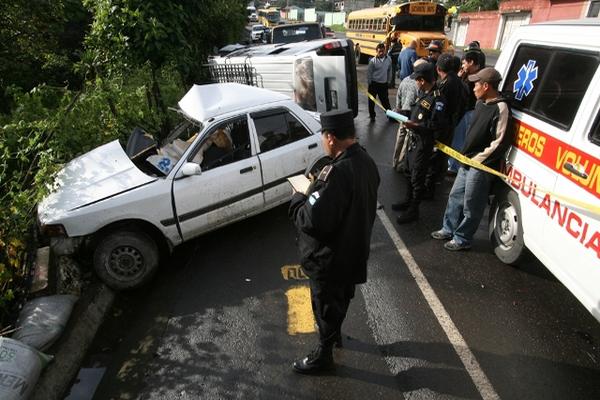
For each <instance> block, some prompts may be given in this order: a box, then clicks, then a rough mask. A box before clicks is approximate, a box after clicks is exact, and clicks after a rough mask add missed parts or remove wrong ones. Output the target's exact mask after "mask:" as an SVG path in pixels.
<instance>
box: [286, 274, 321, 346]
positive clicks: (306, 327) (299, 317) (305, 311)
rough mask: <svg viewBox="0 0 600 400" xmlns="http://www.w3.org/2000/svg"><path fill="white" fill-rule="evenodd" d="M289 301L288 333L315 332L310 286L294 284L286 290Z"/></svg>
mask: <svg viewBox="0 0 600 400" xmlns="http://www.w3.org/2000/svg"><path fill="white" fill-rule="evenodd" d="M285 296H286V297H287V301H288V334H290V335H297V334H299V333H313V332H316V329H315V317H314V316H313V312H312V306H311V305H310V288H309V287H308V286H304V285H302V286H293V287H291V288H289V289H288V290H287V291H286V292H285Z"/></svg>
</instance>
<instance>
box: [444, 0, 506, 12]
mask: <svg viewBox="0 0 600 400" xmlns="http://www.w3.org/2000/svg"><path fill="white" fill-rule="evenodd" d="M499 5H500V0H448V1H447V2H446V7H448V8H450V7H452V6H456V7H458V9H459V10H460V11H461V12H470V11H488V10H497V9H498V6H499Z"/></svg>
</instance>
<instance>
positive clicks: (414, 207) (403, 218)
mask: <svg viewBox="0 0 600 400" xmlns="http://www.w3.org/2000/svg"><path fill="white" fill-rule="evenodd" d="M417 219H419V205H418V204H414V203H413V204H411V205H410V206H409V207H408V208H407V209H406V211H403V212H401V213H400V215H398V217H397V218H396V222H397V223H399V224H406V223H408V222H413V221H416V220H417Z"/></svg>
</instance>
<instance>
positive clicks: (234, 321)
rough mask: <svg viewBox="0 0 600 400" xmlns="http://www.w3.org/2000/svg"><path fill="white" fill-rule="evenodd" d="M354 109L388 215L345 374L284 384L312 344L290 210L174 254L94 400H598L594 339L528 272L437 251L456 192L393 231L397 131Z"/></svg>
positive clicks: (442, 194)
mask: <svg viewBox="0 0 600 400" xmlns="http://www.w3.org/2000/svg"><path fill="white" fill-rule="evenodd" d="M364 76H365V66H360V67H359V79H362V80H363V81H364ZM393 95H394V93H393V92H392V91H390V97H391V98H393ZM360 107H361V111H360V114H359V116H358V117H357V118H356V120H355V124H356V127H357V129H358V136H359V140H360V142H361V143H362V144H363V145H364V146H365V147H366V148H367V150H368V151H369V153H370V154H371V155H372V156H373V157H374V159H375V160H376V161H377V164H378V167H379V170H380V174H381V177H382V184H381V187H380V191H379V201H380V203H381V204H382V205H383V208H382V209H380V210H379V212H378V217H377V219H376V222H375V227H374V232H373V238H372V243H371V248H372V254H371V258H370V260H369V282H368V283H367V284H365V285H361V286H360V289H359V290H357V293H356V298H355V299H354V301H353V302H352V304H351V307H350V310H349V313H348V318H347V320H346V322H345V324H344V326H343V335H344V338H345V347H344V348H343V349H339V350H337V349H336V350H335V360H336V363H337V365H338V366H337V369H336V372H335V373H334V374H331V375H329V376H324V377H306V376H298V375H296V374H294V373H293V372H292V371H291V368H290V367H291V362H292V360H293V359H294V358H296V357H299V356H303V355H305V354H306V353H307V352H308V351H310V350H311V349H312V347H313V345H314V344H315V343H316V334H314V333H305V334H295V335H290V334H289V333H288V329H289V326H288V319H289V318H292V317H291V316H290V315H288V297H287V296H286V294H287V293H289V290H290V289H292V288H296V287H304V286H305V285H306V281H305V280H302V279H301V277H298V276H296V277H297V278H300V279H288V280H286V279H284V275H283V274H282V268H283V267H284V266H290V265H294V264H297V263H298V253H297V251H296V247H295V233H294V229H293V227H292V225H291V223H290V222H289V221H288V219H287V214H286V212H287V209H286V207H285V206H282V207H279V208H276V209H274V210H271V211H269V212H267V213H265V214H262V215H260V216H257V217H253V218H250V219H248V220H246V221H243V222H240V223H237V224H235V225H232V226H229V227H226V228H225V229H221V230H219V231H217V232H214V233H211V234H208V235H205V236H203V237H201V238H199V239H197V240H195V241H193V242H190V243H188V244H186V245H184V246H182V247H180V248H178V249H177V251H176V253H175V254H174V255H173V257H172V258H171V259H170V260H168V261H167V262H165V265H163V268H162V269H161V271H160V273H159V275H158V276H157V277H156V279H155V280H154V281H153V282H152V283H151V284H150V285H149V286H148V287H146V288H144V289H142V290H138V291H135V292H129V293H123V294H121V295H119V299H118V300H117V306H116V307H115V309H114V313H113V315H112V317H111V318H109V320H108V321H107V322H106V324H105V325H104V326H103V327H102V328H101V334H100V336H99V337H98V339H97V340H96V343H95V345H94V349H93V351H92V352H91V354H90V355H89V357H88V360H87V363H86V366H87V367H103V368H106V370H105V371H104V375H103V379H102V381H101V383H100V385H99V386H98V388H97V390H96V396H95V397H94V398H95V399H365V398H373V399H399V398H405V399H454V398H467V399H478V398H486V399H494V398H502V399H598V398H600V323H598V322H597V321H596V320H595V319H594V318H592V316H591V315H590V314H589V313H588V312H587V311H586V310H585V309H584V308H583V307H582V306H581V305H580V304H579V303H578V301H577V300H576V299H575V298H574V297H573V296H572V295H571V294H570V293H569V292H568V291H567V290H566V289H565V288H564V287H563V286H562V285H561V284H560V283H559V282H558V281H557V280H556V279H555V278H554V277H553V276H552V275H551V274H550V273H549V272H548V271H547V270H546V269H545V268H544V267H543V266H542V265H541V264H540V263H539V262H537V261H536V260H535V259H533V258H532V257H530V259H529V260H527V261H526V262H525V263H523V264H522V265H521V266H519V267H510V266H506V265H503V264H502V263H500V262H499V261H498V260H497V259H496V258H495V257H494V256H493V254H492V251H491V246H490V245H489V243H488V242H487V240H486V232H485V231H486V229H487V224H485V223H483V224H482V226H481V227H480V230H479V231H478V233H477V236H476V240H475V243H474V246H473V249H472V250H471V251H468V252H460V253H450V252H447V251H445V250H444V249H443V248H442V243H440V242H437V241H434V240H431V239H430V238H429V233H430V232H431V231H433V230H436V229H438V228H439V226H440V221H441V217H442V214H443V210H444V207H445V204H446V202H445V200H446V196H447V193H448V192H449V189H450V185H451V181H450V180H449V179H448V180H447V181H446V182H444V183H443V184H442V185H441V187H440V189H439V190H438V192H437V197H436V199H435V200H433V201H429V202H425V203H424V204H423V207H422V209H421V219H420V220H419V221H418V222H415V223H411V224H407V225H404V226H398V225H396V224H395V222H393V221H394V219H395V216H394V213H393V212H392V211H391V210H390V208H389V204H391V203H392V202H394V201H396V200H398V199H399V198H400V197H401V195H402V191H403V187H404V185H403V180H402V178H401V176H399V175H398V174H397V173H396V172H394V171H393V170H392V168H391V153H392V149H393V145H394V139H395V131H396V128H397V125H396V124H393V123H389V122H388V121H387V119H386V118H384V116H383V114H382V113H381V112H379V114H378V117H377V120H376V122H375V123H373V124H371V123H369V122H368V114H367V112H366V99H365V98H364V96H362V97H361V104H360ZM390 220H391V221H392V222H390ZM485 221H487V219H485ZM292 278H293V276H292Z"/></svg>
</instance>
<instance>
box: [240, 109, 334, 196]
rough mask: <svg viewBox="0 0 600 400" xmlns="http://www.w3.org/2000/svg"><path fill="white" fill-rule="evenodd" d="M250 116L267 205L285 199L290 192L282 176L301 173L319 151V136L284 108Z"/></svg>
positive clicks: (284, 177)
mask: <svg viewBox="0 0 600 400" xmlns="http://www.w3.org/2000/svg"><path fill="white" fill-rule="evenodd" d="M251 117H252V121H253V123H254V129H255V131H256V137H257V139H258V146H259V155H258V157H259V161H260V164H261V169H262V175H263V185H264V197H265V205H266V206H267V207H268V206H270V205H273V204H277V203H282V202H285V201H287V200H289V198H290V195H291V193H292V192H291V186H290V185H289V183H288V182H287V181H286V178H288V177H290V176H293V175H297V174H301V173H304V170H305V169H306V167H307V165H308V164H309V163H310V162H311V161H312V160H314V159H315V158H316V157H318V156H319V155H320V154H322V149H321V138H320V136H319V135H317V134H316V132H312V131H311V130H310V129H309V128H307V126H306V125H305V124H304V123H303V122H302V120H301V118H300V117H299V116H297V115H295V114H294V113H292V112H291V111H290V109H288V108H285V107H281V108H276V109H271V110H267V111H260V112H256V113H252V114H251Z"/></svg>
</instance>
